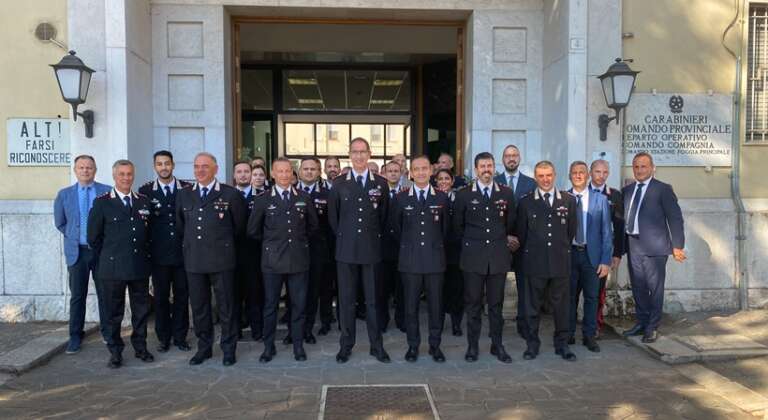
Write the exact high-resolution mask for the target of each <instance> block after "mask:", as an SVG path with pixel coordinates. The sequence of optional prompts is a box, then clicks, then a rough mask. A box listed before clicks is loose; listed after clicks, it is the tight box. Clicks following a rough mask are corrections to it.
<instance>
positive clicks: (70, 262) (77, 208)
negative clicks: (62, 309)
mask: <svg viewBox="0 0 768 420" xmlns="http://www.w3.org/2000/svg"><path fill="white" fill-rule="evenodd" d="M74 172H75V177H76V178H77V182H76V183H75V184H74V185H71V186H69V187H66V188H64V189H62V190H60V191H59V193H58V194H57V195H56V200H55V201H54V202H53V220H54V223H55V225H56V229H58V230H59V231H60V232H61V233H62V234H63V235H64V256H65V257H66V260H67V271H68V272H69V292H70V298H69V344H68V345H67V354H74V353H77V352H79V351H80V344H81V343H82V340H83V324H84V323H85V300H86V298H87V296H88V279H89V278H90V275H91V274H93V282H94V284H95V285H96V298H97V300H98V304H99V323H100V324H101V325H100V326H99V328H100V330H101V335H102V337H104V338H105V339H106V332H105V331H106V330H105V328H106V324H107V319H108V315H107V313H106V306H105V305H106V302H105V301H104V299H103V298H102V294H101V289H102V288H101V284H99V281H98V279H97V278H96V259H95V255H94V253H93V250H92V249H91V248H90V247H89V246H88V239H87V235H86V234H87V230H88V212H89V211H90V210H91V207H93V200H94V199H95V198H96V197H97V196H99V195H102V194H104V193H107V192H109V191H110V190H111V188H110V186H109V185H104V184H100V183H98V182H94V178H95V177H96V161H95V160H94V159H93V157H92V156H88V155H80V156H78V157H76V158H75V165H74Z"/></svg>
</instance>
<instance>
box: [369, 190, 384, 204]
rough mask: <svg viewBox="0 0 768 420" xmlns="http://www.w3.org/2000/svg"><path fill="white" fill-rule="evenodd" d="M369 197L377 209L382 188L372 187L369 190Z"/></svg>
mask: <svg viewBox="0 0 768 420" xmlns="http://www.w3.org/2000/svg"><path fill="white" fill-rule="evenodd" d="M368 198H369V199H370V200H371V204H372V205H373V208H374V209H376V208H378V207H379V199H380V198H381V189H380V188H376V189H371V190H368Z"/></svg>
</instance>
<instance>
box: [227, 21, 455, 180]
mask: <svg viewBox="0 0 768 420" xmlns="http://www.w3.org/2000/svg"><path fill="white" fill-rule="evenodd" d="M233 31H234V32H233V39H234V42H233V46H234V51H233V56H234V61H235V67H234V74H233V77H234V80H235V83H234V87H235V92H234V95H233V97H234V101H233V105H234V106H236V110H238V111H239V112H235V113H233V114H235V118H236V121H234V126H235V132H234V136H233V137H234V139H235V144H234V157H235V158H236V159H252V158H254V157H257V156H259V157H263V158H265V159H266V160H267V163H268V164H269V163H270V162H271V160H272V159H274V158H275V157H277V156H286V157H288V158H291V159H296V160H298V159H300V158H301V157H304V156H317V157H318V158H320V160H321V161H323V160H324V159H325V158H326V157H329V156H337V157H339V158H340V159H341V163H342V166H344V165H346V164H347V154H348V145H349V142H350V141H351V140H352V139H353V138H355V137H363V138H365V139H367V140H368V141H369V143H370V144H371V149H372V160H373V161H375V162H376V163H378V164H379V165H380V166H381V165H382V164H384V163H386V162H387V161H389V160H390V159H391V158H392V156H394V155H396V154H403V155H406V156H407V157H411V156H415V155H419V154H428V155H429V156H430V157H431V158H432V160H433V161H436V160H437V157H438V156H439V155H440V153H450V154H451V155H452V156H453V157H454V160H456V161H457V163H458V164H457V165H456V167H457V168H460V167H461V166H460V163H461V159H462V156H461V151H462V144H463V143H462V136H461V127H462V121H463V109H462V108H463V107H462V106H461V104H462V96H461V89H460V87H461V85H462V83H461V81H462V78H463V68H462V63H463V61H462V51H463V49H462V44H463V23H461V22H459V23H457V22H421V23H419V22H379V21H343V20H341V21H340V20H333V21H331V20H311V21H307V20H306V19H305V20H292V19H290V18H268V19H259V18H252V17H248V18H235V19H234V27H233Z"/></svg>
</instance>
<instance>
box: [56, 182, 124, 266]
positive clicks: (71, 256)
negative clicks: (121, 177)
mask: <svg viewBox="0 0 768 420" xmlns="http://www.w3.org/2000/svg"><path fill="white" fill-rule="evenodd" d="M79 185H80V184H78V183H75V184H74V185H70V186H69V187H67V188H63V189H61V190H60V191H59V193H58V194H57V195H56V200H54V202H53V221H54V224H55V225H56V229H58V230H59V232H61V233H62V234H64V257H65V258H66V260H67V265H74V264H75V263H76V262H77V257H78V256H79V255H80V203H79V202H78V199H77V188H78V186H79ZM93 187H94V197H98V196H100V195H102V194H104V193H108V192H109V191H110V190H111V189H112V187H110V186H109V185H105V184H100V183H98V182H94V183H93Z"/></svg>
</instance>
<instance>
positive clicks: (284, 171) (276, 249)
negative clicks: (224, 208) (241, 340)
mask: <svg viewBox="0 0 768 420" xmlns="http://www.w3.org/2000/svg"><path fill="white" fill-rule="evenodd" d="M272 176H273V177H274V178H275V184H274V185H273V186H272V190H271V192H270V193H268V194H264V195H262V196H260V197H259V198H257V199H256V200H255V201H254V204H253V211H252V212H251V217H250V218H249V219H248V236H250V237H251V238H253V239H255V240H257V241H259V242H261V249H262V255H261V269H262V271H263V272H264V352H263V353H262V354H261V356H260V357H259V362H261V363H267V362H269V361H271V360H272V358H274V357H275V355H276V354H277V350H276V349H275V330H276V328H277V309H278V305H279V303H280V291H281V290H282V288H283V284H284V283H285V285H286V288H287V289H288V292H289V295H290V305H291V334H292V336H293V337H292V342H293V357H294V359H296V360H297V361H305V360H307V353H306V352H305V351H304V345H303V343H304V341H303V339H304V319H305V313H304V311H305V308H306V305H307V281H308V275H307V271H308V270H309V267H310V252H309V248H310V245H309V241H310V238H312V237H313V236H314V234H315V231H317V227H318V225H317V214H316V213H315V208H314V206H313V205H312V199H311V198H310V196H309V194H307V193H306V192H304V191H301V190H297V189H296V188H295V187H293V186H292V185H291V181H292V178H293V167H292V166H291V161H290V160H288V159H287V158H282V157H281V158H277V159H275V160H274V161H273V162H272Z"/></svg>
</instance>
